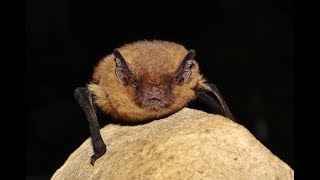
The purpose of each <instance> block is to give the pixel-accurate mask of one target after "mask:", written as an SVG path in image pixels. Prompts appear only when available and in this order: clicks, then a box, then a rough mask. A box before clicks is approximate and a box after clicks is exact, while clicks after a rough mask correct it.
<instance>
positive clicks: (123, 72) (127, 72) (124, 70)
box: [113, 49, 135, 86]
mask: <svg viewBox="0 0 320 180" xmlns="http://www.w3.org/2000/svg"><path fill="white" fill-rule="evenodd" d="M113 54H114V60H115V62H116V69H115V74H116V77H117V79H118V81H119V82H120V83H121V84H123V85H125V86H126V85H128V84H130V83H133V82H134V79H135V77H134V74H133V72H132V71H131V69H130V68H129V66H128V63H127V62H126V60H125V59H124V58H123V57H122V55H121V54H120V52H119V51H118V50H117V49H114V50H113Z"/></svg>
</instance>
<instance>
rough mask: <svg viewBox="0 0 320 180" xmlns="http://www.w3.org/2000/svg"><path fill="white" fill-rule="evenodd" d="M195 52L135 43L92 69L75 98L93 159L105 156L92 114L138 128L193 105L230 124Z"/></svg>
mask: <svg viewBox="0 0 320 180" xmlns="http://www.w3.org/2000/svg"><path fill="white" fill-rule="evenodd" d="M195 55H196V53H195V51H194V50H189V51H188V50H187V49H186V48H185V47H184V46H182V45H179V44H177V43H173V42H168V41H160V40H153V41H147V40H143V41H137V42H134V43H131V44H126V45H124V46H122V47H120V48H118V49H114V51H113V53H112V54H110V55H108V56H106V57H105V58H103V59H102V60H100V62H99V63H98V65H97V66H96V67H95V69H94V73H93V76H92V80H91V82H90V83H89V84H88V85H87V86H86V87H78V88H76V90H75V92H74V97H75V99H76V100H77V101H78V103H79V104H80V106H81V108H82V109H83V111H84V112H85V115H86V118H87V120H88V121H89V124H90V134H91V138H92V143H93V148H94V155H92V156H91V164H92V165H94V162H95V161H96V160H97V159H98V158H100V157H101V156H102V155H104V154H105V152H106V145H105V143H104V142H103V140H102V138H101V135H100V131H99V130H100V128H99V123H98V119H97V115H96V110H97V109H99V110H101V111H102V112H104V113H105V114H106V115H109V116H110V117H111V118H113V119H117V120H120V121H123V122H143V121H147V120H153V119H159V118H161V117H164V116H168V115H170V114H173V113H175V112H177V111H179V110H181V109H182V108H183V107H186V106H188V105H189V104H191V103H192V102H194V101H199V102H200V103H202V104H203V105H205V106H207V107H208V109H209V111H210V112H211V113H214V114H220V115H223V116H226V117H228V118H229V119H231V120H234V121H235V119H234V117H233V115H232V113H231V112H230V110H229V108H228V106H227V104H226V102H225V101H224V99H223V98H222V96H221V94H220V93H219V90H218V89H217V88H216V86H215V85H213V84H209V83H206V79H205V78H204V77H203V75H201V74H200V71H199V66H198V63H197V62H196V61H195V59H194V58H195Z"/></svg>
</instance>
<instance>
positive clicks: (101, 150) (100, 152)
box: [91, 143, 107, 166]
mask: <svg viewBox="0 0 320 180" xmlns="http://www.w3.org/2000/svg"><path fill="white" fill-rule="evenodd" d="M106 151H107V147H106V145H105V144H104V143H103V144H101V146H99V148H98V149H95V152H94V155H92V156H91V164H92V165H93V166H94V163H95V162H96V160H97V159H99V158H100V157H101V156H103V155H104V154H105V153H106Z"/></svg>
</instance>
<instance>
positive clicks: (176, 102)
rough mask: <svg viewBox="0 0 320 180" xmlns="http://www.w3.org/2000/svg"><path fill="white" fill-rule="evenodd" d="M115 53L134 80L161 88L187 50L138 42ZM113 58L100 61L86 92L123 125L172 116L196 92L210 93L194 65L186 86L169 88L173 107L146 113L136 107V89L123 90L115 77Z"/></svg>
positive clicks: (172, 45)
mask: <svg viewBox="0 0 320 180" xmlns="http://www.w3.org/2000/svg"><path fill="white" fill-rule="evenodd" d="M118 51H119V52H120V53H121V55H122V56H123V57H124V59H125V60H126V61H127V63H128V65H129V67H130V68H131V70H132V72H133V73H134V74H135V76H136V77H141V76H144V77H145V79H146V80H145V81H144V83H146V84H157V85H162V84H165V83H167V82H165V77H168V76H169V77H170V76H172V75H173V73H174V71H175V70H176V69H177V68H178V66H179V64H180V63H181V61H182V60H183V58H184V57H185V56H186V54H187V53H188V50H187V49H186V48H185V47H183V46H182V45H179V44H176V43H173V42H168V41H159V40H153V41H147V40H144V41H137V42H134V43H131V44H126V45H124V46H122V47H120V48H118ZM114 58H115V57H114V55H113V54H110V55H108V56H106V57H105V58H103V59H102V60H101V61H100V62H99V63H98V65H97V66H96V67H95V69H94V73H93V77H92V81H91V83H90V84H88V88H89V90H90V91H91V93H92V94H93V95H94V96H95V98H94V99H95V102H96V103H97V105H98V106H99V107H100V108H101V109H102V110H103V111H104V112H106V113H108V114H110V115H111V116H113V117H115V118H117V119H121V120H124V121H143V120H146V119H153V118H160V117H163V116H165V115H168V114H171V113H174V112H176V111H178V110H180V109H182V108H183V107H185V106H186V105H187V104H188V102H190V101H191V100H193V99H194V98H195V91H196V90H199V89H206V90H209V91H210V90H211V89H210V88H209V87H208V85H207V84H206V83H205V81H206V80H205V79H204V78H203V76H202V75H201V74H200V72H199V66H198V64H197V62H196V61H195V60H194V61H193V66H192V74H191V76H190V78H189V79H188V81H187V83H185V84H183V85H181V86H179V85H174V86H172V88H173V90H172V94H171V97H172V98H173V99H172V103H171V104H170V105H169V106H168V107H165V108H160V109H157V110H149V109H145V108H142V107H140V106H138V105H137V104H136V103H135V100H134V97H135V95H134V94H135V89H134V88H133V87H132V86H124V85H122V84H121V83H119V81H118V80H117V77H116V75H115V68H116V63H115V61H114Z"/></svg>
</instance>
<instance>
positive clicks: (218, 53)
mask: <svg viewBox="0 0 320 180" xmlns="http://www.w3.org/2000/svg"><path fill="white" fill-rule="evenodd" d="M292 25H293V22H292V15H291V3H290V1H276V0H273V1H270V0H261V1H255V0H240V1H236V0H218V1H214V2H209V1H208V2H198V1H196V2H183V3H182V2H181V3H180V4H179V3H176V4H174V3H173V2H165V1H149V2H141V3H138V2H136V1H133V2H130V3H128V2H124V1H120V2H107V1H104V2H95V3H93V2H91V1H90V2H89V1H83V2H78V1H70V0H48V1H40V0H34V1H27V2H26V38H27V90H28V94H27V103H28V104H27V105H28V121H27V146H26V155H27V164H26V168H27V169H26V175H27V176H28V177H31V176H40V177H44V178H48V177H50V176H51V175H52V174H53V173H54V172H55V171H56V169H57V168H59V167H60V166H61V165H62V164H63V163H64V161H65V160H66V159H67V158H68V156H69V155H70V153H72V152H73V151H74V150H75V149H76V148H77V147H79V146H80V145H81V143H82V142H83V141H84V140H85V139H86V138H88V137H89V129H88V123H87V121H86V119H85V117H84V114H83V113H82V111H81V109H80V107H79V106H78V105H77V103H76V101H75V100H74V99H73V91H74V89H75V88H76V87H78V86H84V85H85V84H86V83H88V81H89V79H90V77H91V73H92V70H93V67H94V66H95V65H96V63H97V62H98V60H99V59H101V58H102V57H103V56H105V55H107V54H110V53H111V52H112V49H113V48H116V47H119V46H121V45H123V44H124V43H129V42H132V41H136V40H141V39H162V40H169V41H174V42H177V43H180V44H183V45H185V47H187V48H192V49H195V50H196V52H197V57H196V60H197V61H198V62H199V64H200V69H201V72H202V73H203V74H204V75H205V77H206V78H207V79H208V80H209V81H210V82H212V83H214V84H216V85H217V87H218V88H219V89H220V91H221V93H222V95H223V96H224V98H225V100H226V101H227V103H228V105H229V107H230V109H231V111H232V112H233V114H234V116H235V117H236V118H237V119H239V120H240V123H241V124H242V125H244V126H245V127H246V128H247V129H248V130H249V131H250V132H252V133H253V134H254V135H255V136H256V137H257V138H258V139H259V140H260V141H261V142H262V143H263V144H264V145H265V146H266V147H268V148H269V149H270V150H271V151H272V152H273V153H274V154H275V155H277V156H278V157H279V158H280V159H282V160H283V161H285V162H286V163H288V165H290V166H291V167H292V168H294V167H295V160H294V148H293V146H294V145H293V133H294V132H293V118H294V117H293V95H294V83H293V37H292V36H293V27H292Z"/></svg>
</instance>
